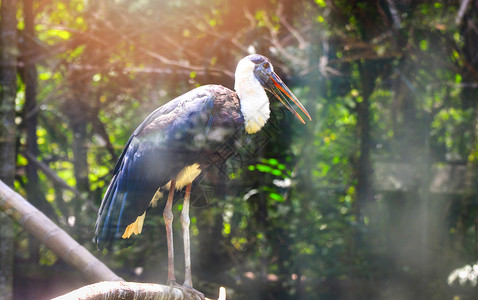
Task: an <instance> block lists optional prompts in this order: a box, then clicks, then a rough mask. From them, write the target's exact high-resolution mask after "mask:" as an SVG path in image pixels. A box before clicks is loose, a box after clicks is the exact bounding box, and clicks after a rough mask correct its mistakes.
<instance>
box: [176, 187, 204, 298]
mask: <svg viewBox="0 0 478 300" xmlns="http://www.w3.org/2000/svg"><path fill="white" fill-rule="evenodd" d="M190 198H191V183H190V184H188V185H186V193H185V195H184V203H183V210H182V212H181V225H182V227H183V241H184V267H185V271H184V284H183V287H184V288H185V289H186V291H188V292H189V293H191V294H192V295H194V296H193V297H194V299H197V297H199V298H200V299H202V300H204V299H205V298H204V294H203V293H201V292H199V291H197V290H195V289H194V288H193V280H192V278H191V243H190V239H189V225H190V223H191V221H190V219H189V200H190ZM196 296H197V297H196Z"/></svg>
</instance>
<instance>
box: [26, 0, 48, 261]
mask: <svg viewBox="0 0 478 300" xmlns="http://www.w3.org/2000/svg"><path fill="white" fill-rule="evenodd" d="M23 12H24V17H25V42H24V46H23V47H22V48H23V49H22V57H23V62H24V67H23V70H21V71H20V73H21V74H22V75H23V76H22V78H23V82H24V83H25V107H24V111H23V115H24V116H23V122H24V124H25V130H26V135H27V136H26V151H28V152H29V153H31V154H32V155H34V156H35V157H36V156H37V155H38V143H37V114H36V113H35V108H36V105H37V103H36V90H37V82H36V81H37V69H36V66H35V64H34V63H32V62H31V57H32V54H33V52H34V50H33V49H35V45H34V43H33V38H34V36H35V30H34V22H33V18H34V16H33V1H32V0H23ZM22 71H23V72H22ZM26 174H27V178H28V182H27V185H26V190H27V198H28V200H29V201H30V202H31V203H32V204H33V205H34V206H36V207H38V208H40V209H41V210H42V211H43V212H45V210H44V209H42V205H41V202H42V201H41V195H42V193H41V192H40V189H39V182H38V172H37V167H36V165H35V164H34V163H32V162H31V161H30V160H29V161H28V164H27V166H26ZM45 202H46V201H45ZM47 204H48V203H47ZM39 249H40V243H39V242H38V240H37V239H35V238H33V237H30V238H29V240H28V250H29V259H30V261H31V263H34V264H37V263H38V261H39V260H40V251H39Z"/></svg>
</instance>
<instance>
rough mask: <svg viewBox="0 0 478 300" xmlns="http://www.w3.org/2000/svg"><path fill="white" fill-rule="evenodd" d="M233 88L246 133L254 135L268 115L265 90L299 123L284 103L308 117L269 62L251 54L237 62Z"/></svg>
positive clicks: (297, 115) (268, 105)
mask: <svg viewBox="0 0 478 300" xmlns="http://www.w3.org/2000/svg"><path fill="white" fill-rule="evenodd" d="M235 77H236V82H235V85H234V89H235V90H236V92H237V95H238V96H239V100H240V102H241V112H242V114H243V116H244V123H245V127H246V132H247V133H249V134H251V133H255V132H258V131H259V130H261V128H262V127H264V125H265V124H266V122H267V120H268V119H269V116H270V104H269V98H268V97H267V94H266V90H268V91H270V92H272V93H273V94H274V95H275V96H276V97H277V98H278V99H279V100H280V101H281V102H282V103H283V104H284V105H285V106H286V107H287V108H288V109H289V110H290V111H291V112H292V113H293V114H294V115H295V116H296V117H297V118H299V120H301V121H302V123H304V124H305V122H304V120H303V119H302V118H301V117H300V116H299V114H298V113H297V112H296V111H295V109H294V108H293V107H292V105H291V104H290V102H289V101H288V100H292V101H293V102H294V103H295V104H296V105H297V106H299V108H300V109H301V110H302V111H303V112H304V113H305V114H306V115H307V116H308V117H309V119H310V115H309V113H308V112H307V110H306V109H305V108H304V107H303V106H302V104H301V103H300V102H299V100H297V98H296V97H295V96H294V94H293V93H292V92H291V91H290V90H289V88H287V86H286V85H285V84H284V83H283V82H282V80H281V79H280V78H279V77H278V76H277V75H276V74H275V73H274V68H273V67H272V64H271V63H270V61H269V59H268V58H267V57H265V56H262V55H259V54H252V55H249V56H246V57H244V58H243V59H241V60H240V61H239V63H238V64H237V68H236V74H235Z"/></svg>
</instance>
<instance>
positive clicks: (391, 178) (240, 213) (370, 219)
mask: <svg viewBox="0 0 478 300" xmlns="http://www.w3.org/2000/svg"><path fill="white" fill-rule="evenodd" d="M10 3H13V5H14V7H15V9H16V17H17V22H18V24H17V25H16V27H17V29H18V30H17V35H16V37H15V35H11V34H9V32H11V28H9V26H6V25H5V24H9V25H12V21H9V22H6V20H9V19H8V15H5V14H4V11H5V10H6V8H8V7H9V6H8V5H10ZM1 5H2V16H1V18H2V28H1V32H0V35H1V36H2V41H3V44H2V53H6V51H7V50H8V49H9V47H10V46H13V45H15V44H14V43H13V44H12V43H11V42H8V41H6V40H5V38H4V37H6V38H8V37H10V38H12V37H13V38H14V40H16V41H17V43H16V45H17V47H16V49H15V50H16V51H14V52H13V53H14V56H16V58H17V64H13V67H15V68H16V69H17V70H13V72H14V74H15V72H17V82H14V81H15V80H13V82H12V81H5V80H3V79H2V81H1V84H2V100H1V101H2V102H1V105H2V112H3V111H4V109H5V107H7V105H8V104H7V103H8V101H9V100H8V98H7V96H5V95H6V93H8V91H12V90H13V91H16V92H15V93H14V96H15V117H14V119H12V120H14V123H12V122H10V123H5V122H3V120H4V119H3V118H4V117H3V116H6V115H8V116H10V117H12V114H11V113H10V114H3V115H2V124H1V125H2V126H5V124H7V125H8V126H7V129H8V130H9V132H15V131H16V142H15V143H14V145H15V153H16V156H14V157H13V158H15V161H14V162H12V160H13V158H10V159H7V158H6V159H5V160H3V159H2V161H0V164H1V165H2V167H3V168H4V166H7V168H8V164H12V163H14V164H15V165H16V172H15V181H14V186H15V189H16V190H17V191H18V192H20V193H22V194H24V195H25V197H26V198H27V199H28V200H29V201H31V202H32V204H34V205H35V206H36V207H38V208H39V209H40V210H42V211H43V212H44V213H45V214H46V215H48V216H49V217H50V218H51V219H52V220H54V221H55V222H57V223H58V224H59V225H60V226H61V227H62V228H64V229H65V230H66V231H68V232H69V233H70V234H71V235H72V236H73V237H74V238H75V239H76V240H77V241H78V242H79V243H80V244H82V245H84V246H85V247H87V248H89V249H90V250H91V251H92V252H93V253H95V254H97V256H99V257H100V259H102V260H103V261H104V262H105V263H106V264H107V265H109V266H110V267H111V268H112V269H114V270H115V271H116V272H117V273H118V274H119V275H120V276H122V277H123V278H125V279H127V280H131V281H145V282H165V281H166V277H167V271H166V270H167V266H166V261H167V259H166V257H167V255H166V239H165V236H164V227H163V226H164V224H163V221H162V218H160V216H161V213H160V212H157V213H156V217H152V218H151V217H149V216H152V214H149V216H148V218H147V219H146V222H147V224H146V225H147V230H146V231H145V232H144V234H142V236H140V237H139V238H137V241H136V242H135V243H134V245H132V246H131V247H128V248H119V247H118V248H117V249H115V251H111V252H106V251H105V252H97V251H96V248H95V245H94V243H93V235H94V234H93V225H94V222H95V220H96V213H97V208H98V206H99V203H100V201H101V198H102V195H103V193H104V191H105V188H106V186H107V184H108V182H109V180H110V179H111V172H112V169H113V167H114V164H115V162H116V159H117V158H118V156H119V154H120V153H121V150H122V148H123V145H124V144H125V143H126V141H127V139H128V137H129V136H130V134H131V133H132V131H133V130H134V128H136V126H137V125H138V124H139V123H140V122H141V121H142V119H143V118H144V117H146V116H147V115H148V114H149V112H151V111H152V110H154V109H155V108H157V107H158V106H160V105H162V104H164V103H166V102H167V101H169V100H171V99H173V98H174V97H176V96H177V95H180V94H182V93H184V92H185V91H187V90H190V89H192V88H193V87H195V86H198V85H202V84H208V83H216V84H222V85H225V86H227V87H230V88H232V87H233V82H234V78H233V74H234V68H235V66H236V63H237V61H238V60H239V59H240V58H242V57H243V56H245V55H247V54H248V53H250V52H257V53H261V54H263V55H266V56H268V57H269V58H271V60H272V62H273V63H274V65H275V67H276V71H277V72H278V73H279V75H280V76H281V77H282V78H283V79H285V81H286V83H287V84H288V86H289V87H291V88H292V89H293V91H294V92H295V93H296V95H297V96H298V98H299V99H300V100H301V101H302V103H304V104H305V106H306V107H307V109H308V111H309V112H311V115H312V118H313V122H312V123H311V124H309V125H308V126H306V127H304V126H302V125H301V124H300V123H299V122H296V121H295V120H294V119H293V118H292V116H291V115H289V114H288V113H287V112H286V113H283V110H281V108H279V105H277V106H274V107H273V112H274V113H275V114H274V117H273V120H272V122H270V124H268V125H267V127H266V128H265V129H266V130H264V132H262V133H259V134H258V135H255V136H254V137H252V138H251V141H247V143H245V144H244V145H245V147H244V151H242V152H241V153H238V155H237V156H236V157H235V159H233V161H232V162H231V163H230V164H229V165H227V166H222V167H221V168H215V169H214V170H212V172H211V173H210V174H209V175H208V176H206V177H205V178H204V179H203V180H202V181H201V182H200V185H201V187H202V190H203V191H204V193H203V194H202V195H197V199H196V202H195V205H194V206H195V207H193V209H192V212H191V216H192V251H193V253H192V255H193V275H194V276H195V283H196V285H197V288H198V289H199V290H201V291H203V292H205V293H206V295H211V294H212V295H214V294H215V293H217V290H218V286H219V285H224V286H226V287H227V288H228V296H229V297H231V299H451V298H453V297H458V298H455V299H462V298H463V299H470V298H473V297H476V291H475V289H474V288H473V286H474V284H476V277H474V278H473V276H470V278H466V279H467V280H468V285H465V286H460V285H458V284H457V283H453V284H450V285H449V284H447V277H448V275H449V274H450V273H451V272H452V271H453V270H454V269H456V268H458V267H461V266H463V265H465V264H469V263H474V262H476V260H477V253H478V252H477V250H478V218H477V214H476V213H477V209H478V199H477V194H476V192H477V191H476V188H475V186H476V169H477V166H476V161H477V159H478V147H477V146H478V141H477V134H478V132H477V124H478V111H477V109H478V106H477V104H476V103H475V102H477V101H478V94H477V91H478V56H477V55H478V42H477V41H478V36H477V33H478V32H477V28H478V27H477V26H478V20H477V16H478V2H477V1H467V0H461V1H458V0H456V1H424V0H423V1H409V0H373V1H358V0H357V1H354V0H352V1H330V0H315V1H310V0H307V1H291V0H280V1H272V0H270V1H269V0H264V1H257V0H239V1H226V0H210V1H205V0H195V1H185V0H176V1H166V0H161V1H150V0H142V1H128V0H115V1H111V0H110V1H83V0H81V1H80V0H71V1H58V0H53V1H32V0H23V1H16V3H15V2H14V1H2V3H1ZM10 27H11V26H10ZM2 59H3V60H2V61H3V63H4V64H5V61H6V62H11V61H14V58H12V57H10V58H8V57H6V56H2ZM4 64H2V72H5V71H7V69H5V67H4ZM10 65H12V64H10ZM9 70H10V71H11V70H12V69H9ZM0 79H1V78H0ZM15 84H17V85H18V87H17V86H16V85H15ZM10 103H12V102H10ZM1 128H2V130H3V127H1ZM5 130H6V129H5ZM4 132H6V131H2V132H1V135H0V136H2V137H3V135H4ZM2 141H3V140H2ZM4 151H7V150H3V148H2V151H1V155H2V156H1V157H2V158H3V157H4V155H5V154H7V152H4ZM0 175H2V174H0ZM2 176H4V175H2ZM2 178H6V177H2ZM175 209H176V212H178V210H179V209H180V207H176V208H175ZM176 225H177V224H176ZM11 230H12V229H8V227H5V229H4V223H3V221H2V234H5V235H6V237H7V240H5V239H3V238H2V243H3V241H7V242H8V236H9V234H10V236H12V235H13V236H14V238H13V241H14V253H15V256H14V265H13V273H12V274H10V280H13V298H15V299H28V298H30V299H32V298H35V299H42V298H48V297H52V296H56V295H59V294H62V293H64V292H67V291H69V290H71V289H74V288H77V287H79V286H81V285H83V284H85V283H86V280H84V279H82V278H81V276H80V274H79V273H78V272H76V271H75V270H73V269H71V268H70V267H69V266H67V265H66V264H64V262H62V261H61V260H58V259H57V257H56V256H55V255H54V254H53V253H52V252H51V251H49V250H48V249H46V248H45V247H44V246H43V245H41V244H40V243H38V242H37V241H36V240H35V239H33V238H31V237H29V236H28V234H27V233H25V232H23V231H22V230H21V228H20V227H18V226H17V225H15V227H14V229H13V232H11ZM176 230H177V233H176V234H177V236H179V235H180V228H179V227H178V228H176ZM10 239H11V238H10ZM0 246H2V247H3V244H2V245H0ZM0 250H2V249H1V247H0ZM177 250H178V252H179V253H181V252H180V249H177ZM2 251H3V250H2ZM179 257H180V256H179ZM3 259H4V256H3V254H2V264H3V263H4V261H3ZM177 263H178V268H177V269H178V270H180V269H181V265H180V263H182V260H181V259H179V258H178V260H177ZM2 271H3V269H2ZM470 274H471V273H470ZM177 276H178V277H179V278H178V279H180V278H181V276H183V274H177ZM7 277H8V276H7ZM467 280H463V281H467ZM470 282H471V284H470ZM2 295H6V294H4V293H2Z"/></svg>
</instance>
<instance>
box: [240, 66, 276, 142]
mask: <svg viewBox="0 0 478 300" xmlns="http://www.w3.org/2000/svg"><path fill="white" fill-rule="evenodd" d="M235 77H236V82H235V85H234V89H235V90H236V92H237V95H238V96H239V100H240V103H241V112H242V115H243V116H244V123H245V126H246V132H247V133H249V134H251V133H256V132H258V131H259V130H261V128H262V127H263V126H264V125H265V124H266V122H267V120H268V119H269V116H270V108H269V98H268V97H267V94H266V92H265V90H264V88H263V87H262V85H261V84H260V83H259V81H258V80H257V79H256V77H255V76H254V63H253V62H252V61H250V60H249V59H242V60H240V61H239V63H238V64H237V68H236V74H235Z"/></svg>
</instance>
